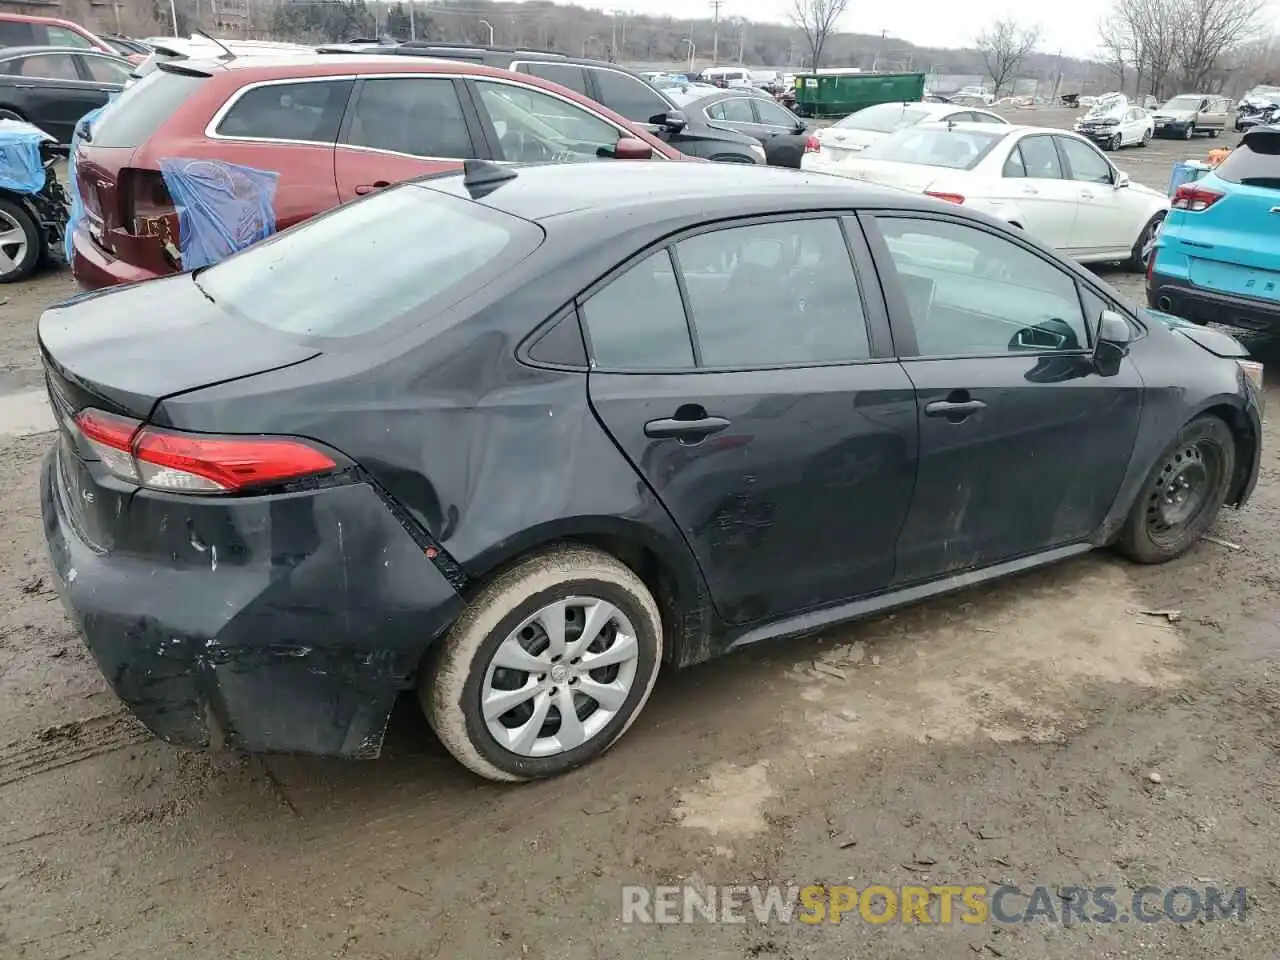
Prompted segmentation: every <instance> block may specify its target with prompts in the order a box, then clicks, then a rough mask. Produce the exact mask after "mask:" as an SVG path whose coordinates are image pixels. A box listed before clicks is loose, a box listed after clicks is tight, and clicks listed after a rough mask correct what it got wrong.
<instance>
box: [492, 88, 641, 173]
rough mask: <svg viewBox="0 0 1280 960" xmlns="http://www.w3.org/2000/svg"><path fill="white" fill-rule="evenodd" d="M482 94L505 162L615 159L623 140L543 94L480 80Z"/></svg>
mask: <svg viewBox="0 0 1280 960" xmlns="http://www.w3.org/2000/svg"><path fill="white" fill-rule="evenodd" d="M476 90H477V91H478V92H479V94H480V106H481V109H482V110H484V112H485V113H487V114H488V116H489V120H490V122H491V123H492V124H493V129H494V132H495V133H496V134H497V137H498V152H499V154H500V157H499V158H498V159H501V160H509V161H513V162H522V163H540V162H549V161H557V162H565V161H581V160H597V159H601V158H607V157H611V156H612V155H613V148H614V146H615V145H616V144H617V142H618V138H619V137H621V136H622V133H621V132H620V131H619V130H618V128H617V127H615V126H613V124H611V123H609V122H608V121H606V120H604V119H603V118H601V117H597V116H596V115H595V114H592V113H588V112H587V111H586V110H584V109H583V108H581V107H579V106H577V105H575V104H571V103H569V102H568V101H566V100H561V99H560V98H559V97H553V96H552V95H551V94H549V93H545V92H544V91H541V90H534V89H532V88H531V87H519V86H515V85H513V84H506V83H494V82H492V81H489V80H477V81H476Z"/></svg>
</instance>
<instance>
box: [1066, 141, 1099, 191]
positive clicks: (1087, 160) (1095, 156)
mask: <svg viewBox="0 0 1280 960" xmlns="http://www.w3.org/2000/svg"><path fill="white" fill-rule="evenodd" d="M1058 143H1059V144H1061V145H1062V152H1063V153H1064V154H1066V157H1067V163H1068V165H1070V167H1071V179H1072V180H1076V181H1079V182H1082V183H1111V180H1112V175H1111V164H1109V163H1107V161H1106V160H1104V159H1103V157H1102V154H1100V153H1098V151H1097V150H1094V149H1093V147H1091V146H1089V144H1087V143H1081V142H1080V141H1079V140H1075V139H1072V138H1071V137H1059V138H1058Z"/></svg>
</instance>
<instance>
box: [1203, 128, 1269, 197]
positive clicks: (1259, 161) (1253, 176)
mask: <svg viewBox="0 0 1280 960" xmlns="http://www.w3.org/2000/svg"><path fill="white" fill-rule="evenodd" d="M1216 172H1217V174H1218V179H1220V180H1226V181H1227V182H1228V183H1242V184H1246V185H1247V186H1251V187H1271V188H1272V189H1276V190H1280V133H1265V134H1254V135H1253V136H1250V137H1245V139H1244V142H1243V143H1241V144H1240V146H1238V147H1236V148H1235V149H1234V150H1232V151H1231V152H1230V153H1229V154H1227V158H1226V159H1225V160H1223V161H1222V163H1221V164H1219V165H1218V169H1217V171H1216Z"/></svg>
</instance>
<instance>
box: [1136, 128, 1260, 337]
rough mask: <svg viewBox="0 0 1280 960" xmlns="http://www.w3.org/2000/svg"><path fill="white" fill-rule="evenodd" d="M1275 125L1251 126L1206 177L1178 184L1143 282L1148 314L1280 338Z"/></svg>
mask: <svg viewBox="0 0 1280 960" xmlns="http://www.w3.org/2000/svg"><path fill="white" fill-rule="evenodd" d="M1277 230H1280V127H1253V128H1252V129H1250V130H1247V131H1245V134H1244V136H1243V137H1242V138H1241V140H1240V143H1239V145H1238V146H1237V147H1236V148H1235V149H1234V150H1232V151H1231V152H1230V153H1229V154H1227V156H1226V158H1225V159H1224V160H1223V161H1222V162H1221V163H1220V164H1218V166H1217V167H1215V168H1214V169H1213V170H1212V171H1211V172H1210V173H1208V174H1207V175H1206V176H1204V177H1203V178H1201V179H1200V180H1196V181H1195V182H1193V183H1187V184H1184V185H1182V186H1180V187H1179V188H1178V190H1177V192H1176V193H1175V194H1174V198H1173V209H1172V210H1170V212H1169V218H1168V220H1166V221H1165V226H1164V229H1163V230H1162V231H1161V233H1160V236H1159V239H1158V240H1157V242H1156V250H1155V256H1154V257H1153V258H1152V261H1151V270H1150V272H1149V273H1148V276H1147V301H1148V303H1150V304H1151V306H1152V307H1153V308H1158V309H1160V310H1164V311H1166V312H1169V313H1174V314H1177V315H1178V316H1180V317H1185V318H1187V319H1189V320H1195V321H1198V322H1201V323H1207V322H1210V321H1212V322H1214V323H1221V324H1227V325H1230V326H1235V327H1238V328H1241V329H1245V330H1255V331H1258V330H1260V331H1266V332H1268V333H1275V332H1280V247H1278V246H1277V244H1276V239H1275V238H1276V236H1277Z"/></svg>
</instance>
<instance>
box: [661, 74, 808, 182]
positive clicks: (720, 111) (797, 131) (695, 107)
mask: <svg viewBox="0 0 1280 960" xmlns="http://www.w3.org/2000/svg"><path fill="white" fill-rule="evenodd" d="M668 96H670V97H671V98H672V99H674V100H675V101H676V102H677V103H678V104H680V107H681V109H682V110H683V111H684V114H685V116H687V117H691V118H693V119H694V120H696V121H697V122H699V123H702V122H705V123H706V124H707V126H709V127H711V128H712V129H717V130H718V129H724V128H728V129H729V130H733V131H735V132H737V133H742V134H746V135H747V136H749V137H754V138H755V139H757V140H759V141H760V142H761V143H762V144H764V154H765V159H766V160H767V161H768V163H769V165H770V166H774V167H791V168H793V169H799V167H800V159H801V157H803V156H804V153H805V151H806V150H808V149H812V148H813V147H815V146H816V145H817V141H816V140H814V139H813V138H812V137H810V136H809V135H808V134H807V133H806V130H807V128H808V124H807V123H806V122H805V121H804V120H801V119H800V118H799V117H797V116H796V115H795V114H794V113H792V112H791V111H790V110H788V109H787V108H786V107H784V106H782V104H780V103H778V102H777V101H776V100H774V99H773V97H771V96H769V95H768V94H767V93H756V92H754V91H752V90H750V89H744V88H737V89H732V90H715V91H713V92H712V93H710V94H704V93H703V92H702V91H697V92H696V93H686V94H680V93H677V92H675V91H668Z"/></svg>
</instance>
